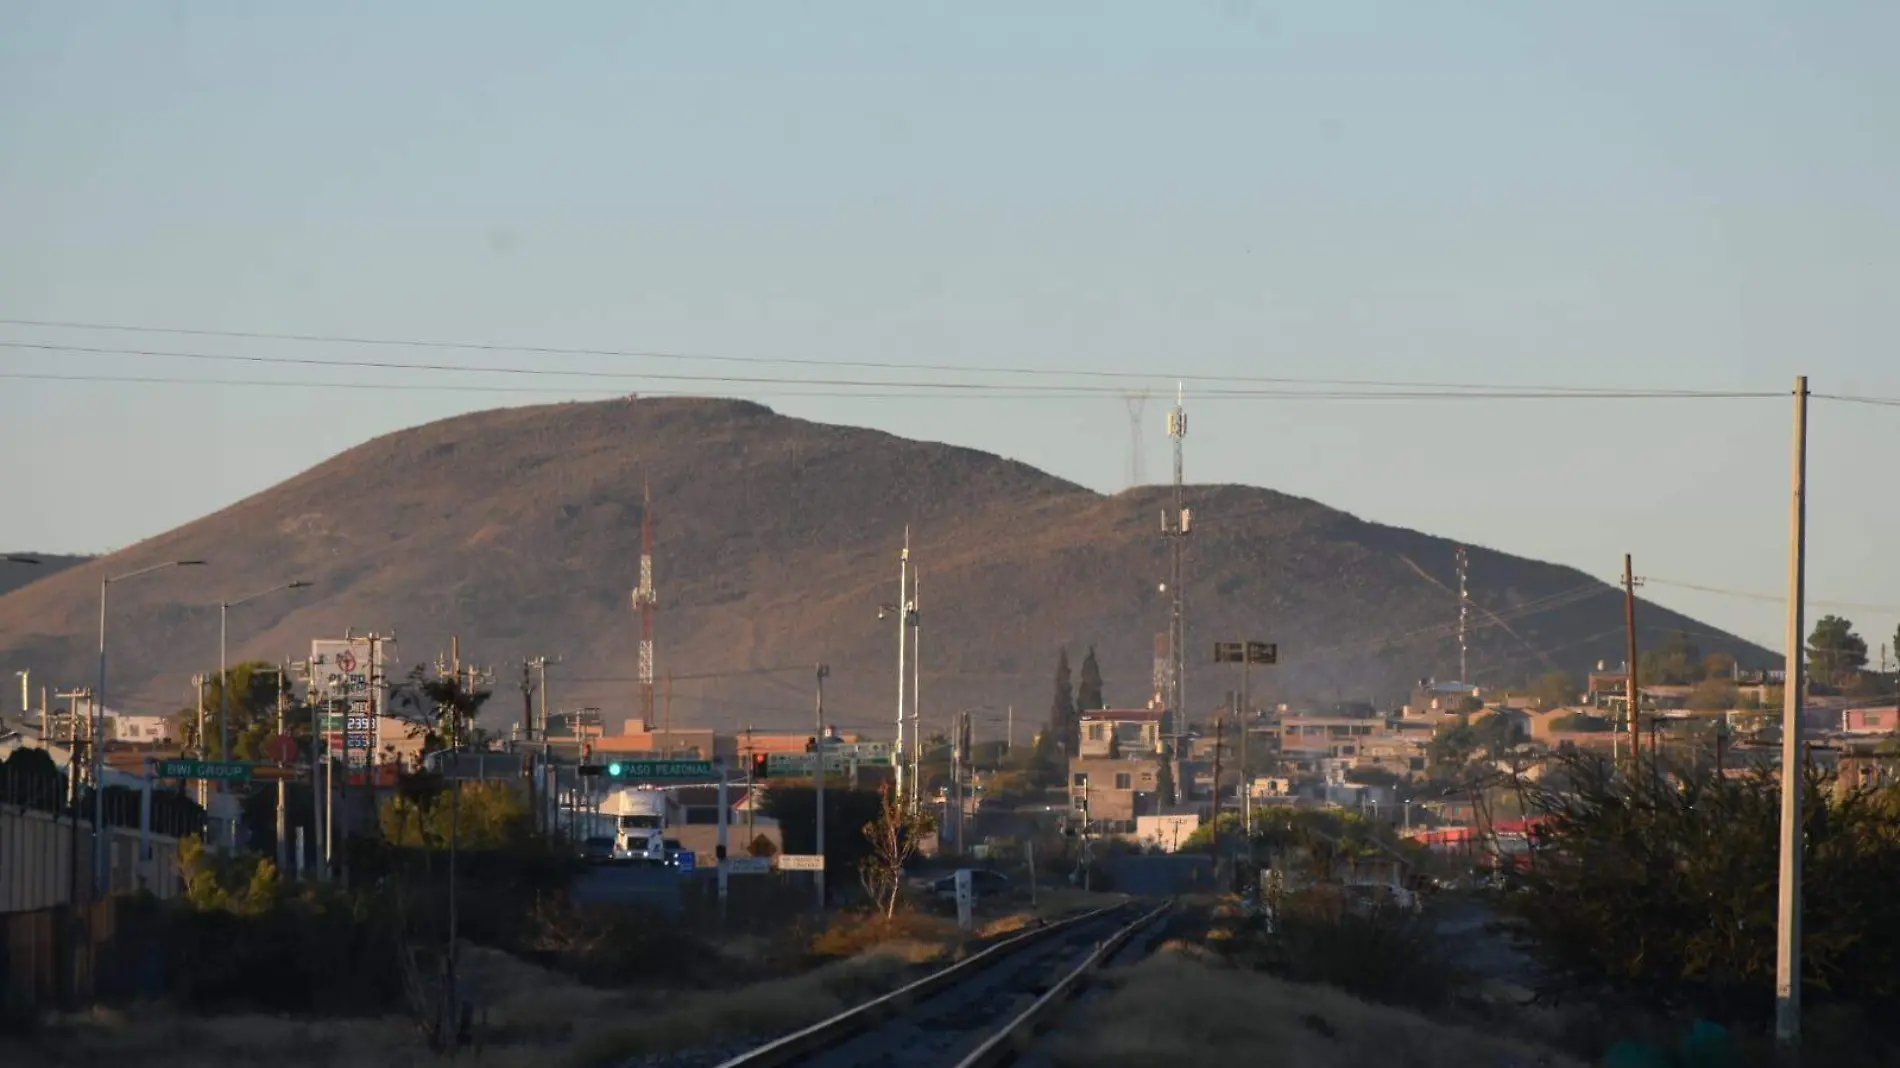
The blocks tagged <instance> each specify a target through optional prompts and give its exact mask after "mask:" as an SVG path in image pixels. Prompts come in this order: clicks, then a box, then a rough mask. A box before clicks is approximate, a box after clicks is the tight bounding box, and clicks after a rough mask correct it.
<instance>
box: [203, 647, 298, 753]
mask: <svg viewBox="0 0 1900 1068" xmlns="http://www.w3.org/2000/svg"><path fill="white" fill-rule="evenodd" d="M277 670H278V669H277V666H276V665H275V664H271V663H267V662H265V661H262V660H253V661H246V662H245V663H242V664H239V665H237V666H236V667H233V668H231V669H230V670H229V671H226V672H225V673H224V675H223V676H222V677H219V676H212V677H211V678H210V679H209V680H207V681H206V683H205V691H204V701H205V705H204V724H205V736H204V738H203V739H200V738H199V737H198V706H197V705H196V704H195V703H194V704H191V705H188V706H186V707H184V708H181V709H179V710H178V711H176V712H174V713H172V715H171V736H172V737H173V738H174V739H177V740H179V741H180V742H182V743H184V745H185V746H186V747H188V748H190V749H193V750H196V751H199V752H203V753H204V754H206V756H207V757H208V758H210V759H213V760H224V759H237V760H261V759H263V756H264V744H265V743H266V742H268V741H269V740H270V739H271V738H272V737H274V736H275V735H276V734H277V691H278V680H277ZM227 693H228V694H229V695H230V698H229V704H224V701H225V696H224V695H225V694H227ZM221 712H222V713H223V714H225V715H228V716H229V717H230V735H231V753H230V755H229V757H227V756H226V754H225V753H224V748H223V743H224V734H225V732H224V731H223V730H222V729H221V728H220V726H219V723H218V716H219V715H220V713H221ZM309 720H310V714H309V712H308V710H306V709H305V708H304V707H303V706H302V704H301V703H293V704H292V705H291V706H289V707H288V709H287V711H286V712H285V723H286V724H287V725H288V724H299V723H302V724H307V723H308V722H309Z"/></svg>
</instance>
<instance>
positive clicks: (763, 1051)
mask: <svg viewBox="0 0 1900 1068" xmlns="http://www.w3.org/2000/svg"><path fill="white" fill-rule="evenodd" d="M1172 908H1173V903H1172V902H1170V903H1167V904H1162V905H1159V906H1155V905H1153V904H1144V903H1137V902H1130V903H1128V904H1123V905H1116V906H1113V907H1110V908H1105V909H1098V910H1096V911H1093V912H1087V913H1083V914H1082V915H1080V916H1075V917H1071V918H1069V919H1065V920H1061V921H1058V922H1056V923H1051V924H1048V925H1046V926H1044V927H1039V928H1035V929H1032V930H1029V931H1025V932H1023V933H1022V934H1018V935H1015V936H1014V937H1011V938H1008V939H1005V940H1003V941H1001V942H998V943H997V944H995V945H993V946H990V947H989V948H987V949H985V950H983V951H982V952H980V953H977V954H975V955H973V956H971V957H969V958H968V959H966V960H962V961H959V962H958V963H956V964H953V965H950V966H949V967H947V968H943V969H941V970H939V971H937V972H934V973H932V974H930V975H928V976H925V977H924V978H922V979H919V980H917V981H916V982H913V983H911V984H909V985H907V986H904V987H901V988H899V989H897V990H894V991H892V992H891V993H889V994H886V995H884V996H882V997H879V998H876V999H874V1000H872V1001H869V1002H866V1003H865V1004H863V1005H860V1006H858V1007H856V1008H854V1009H849V1010H847V1011H845V1012H841V1013H839V1014H838V1015H836V1016H833V1017H831V1018H830V1019H827V1020H823V1021H820V1022H818V1023H816V1024H813V1025H811V1026H810V1027H806V1028H803V1029H801V1030H798V1031H794V1032H792V1033H791V1034H788V1035H784V1036H782V1037H780V1038H777V1039H774V1040H772V1041H770V1042H767V1043H765V1044H764V1045H761V1046H758V1047H755V1048H753V1049H751V1050H748V1051H746V1052H745V1053H742V1054H740V1055H738V1056H736V1057H733V1058H731V1059H730V1060H727V1061H726V1062H724V1063H723V1064H721V1065H720V1066H719V1068H783V1066H787V1065H797V1066H799V1068H896V1066H899V1065H903V1066H907V1068H908V1066H919V1068H924V1066H930V1065H941V1066H944V1068H952V1066H954V1068H997V1066H1000V1065H1006V1064H1010V1063H1012V1062H1013V1061H1014V1060H1015V1059H1016V1058H1017V1057H1018V1056H1019V1055H1021V1054H1022V1053H1023V1052H1024V1051H1025V1050H1026V1049H1027V1048H1028V1047H1029V1045H1030V1044H1031V1043H1032V1041H1033V1040H1034V1038H1035V1036H1036V1035H1037V1034H1039V1033H1041V1032H1042V1031H1043V1030H1045V1029H1046V1028H1048V1027H1049V1026H1050V1025H1051V1024H1053V1023H1054V1021H1055V1019H1056V1018H1057V1017H1058V1016H1059V1015H1060V1014H1061V1012H1062V1009H1063V1007H1064V1006H1065V1005H1066V1004H1067V1003H1068V1002H1069V1001H1070V1000H1071V999H1072V998H1073V997H1075V995H1076V994H1077V993H1078V992H1079V991H1080V990H1081V989H1082V988H1083V986H1084V985H1086V983H1087V982H1088V978H1089V976H1090V975H1091V974H1092V973H1094V972H1095V971H1096V969H1098V968H1100V967H1101V966H1102V965H1103V964H1104V963H1105V962H1107V961H1109V960H1110V959H1112V958H1114V957H1115V955H1116V954H1117V953H1118V952H1120V951H1121V950H1122V949H1123V947H1124V946H1125V945H1127V944H1128V943H1129V942H1130V940H1131V939H1134V938H1135V937H1136V936H1137V935H1138V934H1140V933H1141V932H1142V931H1143V930H1144V929H1146V928H1148V927H1149V925H1150V924H1153V923H1154V922H1155V921H1157V920H1159V919H1160V918H1161V917H1162V916H1164V915H1165V914H1166V913H1167V912H1168V911H1169V910H1170V909H1172Z"/></svg>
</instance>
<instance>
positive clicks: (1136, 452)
mask: <svg viewBox="0 0 1900 1068" xmlns="http://www.w3.org/2000/svg"><path fill="white" fill-rule="evenodd" d="M1122 401H1123V402H1124V403H1125V404H1127V405H1128V488H1129V489H1134V488H1135V487H1137V486H1141V485H1145V484H1146V483H1147V481H1148V459H1147V456H1146V455H1145V450H1144V449H1142V447H1141V421H1142V419H1143V418H1144V416H1145V413H1146V412H1147V411H1148V391H1147V390H1145V389H1144V390H1142V391H1141V392H1140V393H1129V394H1125V395H1124V396H1123V397H1122Z"/></svg>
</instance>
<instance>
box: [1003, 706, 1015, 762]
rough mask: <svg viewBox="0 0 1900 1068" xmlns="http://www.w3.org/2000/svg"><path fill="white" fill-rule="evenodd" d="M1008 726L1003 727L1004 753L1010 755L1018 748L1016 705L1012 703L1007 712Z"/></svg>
mask: <svg viewBox="0 0 1900 1068" xmlns="http://www.w3.org/2000/svg"><path fill="white" fill-rule="evenodd" d="M1007 715H1008V717H1009V718H1008V720H1007V721H1006V722H1007V724H1008V725H1007V726H1005V727H1004V728H1003V755H1004V756H1008V755H1009V754H1010V753H1011V752H1012V751H1013V750H1015V748H1016V706H1015V705H1010V706H1009V712H1008V713H1007Z"/></svg>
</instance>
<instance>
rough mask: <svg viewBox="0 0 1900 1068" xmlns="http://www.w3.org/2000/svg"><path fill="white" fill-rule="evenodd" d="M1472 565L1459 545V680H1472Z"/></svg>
mask: <svg viewBox="0 0 1900 1068" xmlns="http://www.w3.org/2000/svg"><path fill="white" fill-rule="evenodd" d="M1470 579H1471V567H1470V560H1469V559H1468V558H1467V557H1466V556H1465V547H1464V546H1462V545H1460V546H1458V681H1459V682H1470V681H1471V664H1470V657H1469V652H1470V646H1469V645H1467V644H1466V635H1467V630H1466V627H1467V625H1468V623H1469V621H1470V616H1471V583H1470Z"/></svg>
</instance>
